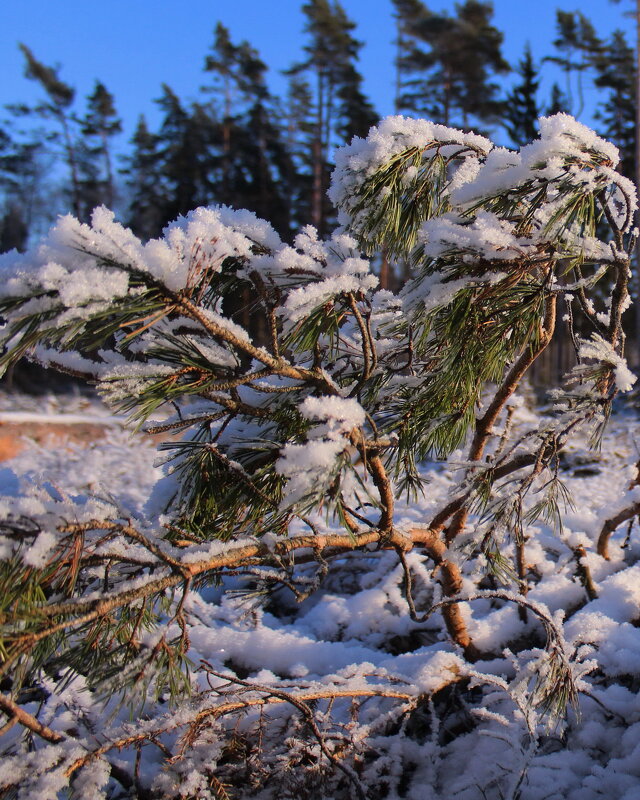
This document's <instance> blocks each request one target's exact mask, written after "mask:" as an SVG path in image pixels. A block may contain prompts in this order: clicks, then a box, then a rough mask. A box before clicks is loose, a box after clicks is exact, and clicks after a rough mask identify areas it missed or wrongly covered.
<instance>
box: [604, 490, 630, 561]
mask: <svg viewBox="0 0 640 800" xmlns="http://www.w3.org/2000/svg"><path fill="white" fill-rule="evenodd" d="M637 514H640V501H639V502H636V503H632V504H631V505H630V506H627V507H626V508H623V509H622V511H619V512H618V513H617V514H614V516H613V517H610V518H609V519H607V520H605V522H604V525H603V526H602V529H601V531H600V535H599V536H598V545H597V553H598V555H599V556H602V558H604V559H606V560H607V561H608V560H609V539H610V538H611V534H612V533H613V532H614V531H615V529H616V528H617V527H618V526H619V525H622V523H623V522H626V521H627V520H630V519H633V518H634V517H635V516H636V515H637Z"/></svg>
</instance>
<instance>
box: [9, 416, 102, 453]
mask: <svg viewBox="0 0 640 800" xmlns="http://www.w3.org/2000/svg"><path fill="white" fill-rule="evenodd" d="M109 427H111V426H107V425H98V424H95V423H89V424H84V423H74V424H71V425H70V424H61V425H56V424H55V423H52V422H0V461H7V460H8V459H10V458H14V457H15V456H17V455H18V453H20V452H22V450H24V449H25V448H26V447H28V446H29V442H30V441H31V442H36V444H39V445H49V444H55V445H61V444H62V445H64V443H65V442H76V443H79V444H84V445H89V444H91V443H93V442H95V441H98V440H99V439H102V438H103V437H104V436H105V434H106V432H107V430H108V428H109Z"/></svg>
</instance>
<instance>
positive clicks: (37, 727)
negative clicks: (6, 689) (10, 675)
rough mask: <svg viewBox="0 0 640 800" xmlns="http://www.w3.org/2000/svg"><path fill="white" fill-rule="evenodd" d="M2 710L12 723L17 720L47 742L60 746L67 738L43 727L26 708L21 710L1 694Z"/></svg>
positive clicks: (0, 704) (0, 705) (0, 703)
mask: <svg viewBox="0 0 640 800" xmlns="http://www.w3.org/2000/svg"><path fill="white" fill-rule="evenodd" d="M0 709H2V711H3V712H4V713H5V714H6V715H7V716H8V717H9V720H10V721H11V719H15V720H17V722H19V723H20V725H22V726H24V727H25V728H28V729H29V730H30V731H32V732H33V733H36V734H37V735H38V736H40V737H41V738H42V739H45V740H46V741H47V742H51V743H52V744H58V743H59V742H62V741H64V739H65V738H66V737H65V736H63V735H62V734H61V733H58V732H57V731H52V730H51V728H48V727H47V726H46V725H43V724H42V723H41V722H40V721H39V720H37V719H36V718H35V717H34V716H33V714H29V712H27V711H25V710H24V708H21V707H20V706H19V705H18V704H17V703H16V702H15V701H13V700H12V699H11V698H10V697H7V696H6V695H4V694H0ZM6 727H7V726H5V728H6Z"/></svg>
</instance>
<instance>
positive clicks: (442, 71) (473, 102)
mask: <svg viewBox="0 0 640 800" xmlns="http://www.w3.org/2000/svg"><path fill="white" fill-rule="evenodd" d="M395 5H396V12H397V19H398V26H399V30H400V31H401V33H400V34H399V40H400V41H402V42H403V48H402V52H401V53H400V55H399V59H398V65H399V68H400V70H401V71H403V72H404V74H405V76H409V77H405V80H404V86H405V87H406V88H407V89H408V91H406V92H404V93H401V95H400V98H399V101H398V102H399V107H400V110H402V109H406V110H409V111H412V112H414V113H420V114H425V115H427V116H429V117H430V118H431V119H433V120H435V121H437V122H442V123H443V124H445V125H448V124H455V123H457V124H461V125H462V126H463V127H468V126H469V125H471V124H474V123H475V124H478V123H480V124H483V123H484V124H491V123H495V122H496V121H497V120H498V118H499V115H500V113H501V110H502V106H501V103H500V101H499V98H498V92H499V87H498V85H497V84H496V83H494V82H493V81H492V77H493V76H494V75H501V74H505V73H506V72H508V71H509V65H508V64H507V63H506V61H505V60H504V58H503V57H502V53H501V45H502V40H503V35H502V33H501V32H500V31H498V29H497V28H495V27H494V26H493V25H492V24H491V17H492V15H493V6H492V4H491V3H490V2H479V1H478V0H466V1H465V2H464V3H458V4H456V6H455V10H456V16H455V17H452V16H449V14H447V13H442V14H434V13H432V12H430V11H429V10H428V9H427V8H426V6H424V4H422V3H419V2H406V0H403V1H402V2H397V3H396V4H395Z"/></svg>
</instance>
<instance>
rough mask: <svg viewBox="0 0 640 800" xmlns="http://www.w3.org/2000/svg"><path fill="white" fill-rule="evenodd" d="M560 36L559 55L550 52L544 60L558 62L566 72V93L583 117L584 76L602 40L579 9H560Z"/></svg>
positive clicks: (555, 42)
mask: <svg viewBox="0 0 640 800" xmlns="http://www.w3.org/2000/svg"><path fill="white" fill-rule="evenodd" d="M556 15H557V16H556V24H557V28H558V36H557V38H556V39H555V40H554V42H553V44H554V47H555V48H556V49H557V50H558V51H559V52H560V55H559V56H547V58H546V59H545V60H547V61H550V62H552V63H554V64H557V65H558V66H559V67H560V68H561V69H562V70H563V71H564V73H565V76H566V78H565V79H566V90H565V92H566V96H567V99H568V103H569V109H568V110H570V111H571V112H572V113H574V114H575V116H576V117H580V116H581V115H582V113H583V111H584V108H585V99H584V77H585V74H586V73H587V72H588V71H589V70H591V69H593V66H594V63H595V61H596V59H597V58H598V56H599V54H600V51H601V48H602V42H601V40H600V39H599V37H598V36H597V34H596V31H595V28H594V27H593V24H592V23H591V22H590V20H589V19H587V17H585V15H584V14H583V13H582V12H580V11H575V12H574V11H557V12H556Z"/></svg>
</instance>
